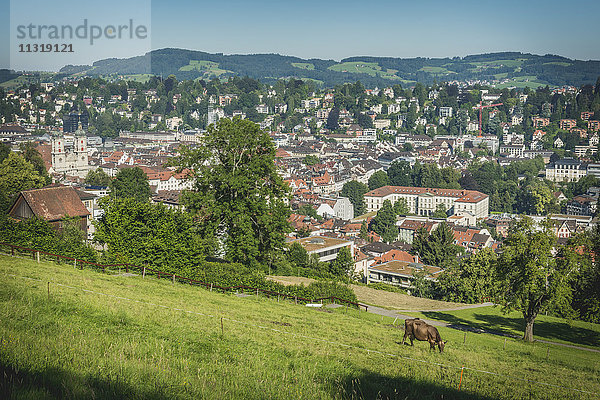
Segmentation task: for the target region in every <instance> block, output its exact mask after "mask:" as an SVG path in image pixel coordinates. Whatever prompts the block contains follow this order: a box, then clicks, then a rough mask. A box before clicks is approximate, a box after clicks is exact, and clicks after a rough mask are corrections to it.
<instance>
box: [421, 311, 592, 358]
mask: <svg viewBox="0 0 600 400" xmlns="http://www.w3.org/2000/svg"><path fill="white" fill-rule="evenodd" d="M410 314H411V315H415V316H419V317H421V318H426V319H435V320H439V321H445V322H449V323H452V324H461V325H469V326H472V327H479V328H482V329H488V330H494V331H497V332H501V333H507V334H510V335H517V336H522V335H523V330H524V327H525V324H524V322H523V316H522V315H521V314H520V313H519V312H516V311H513V312H510V313H508V314H504V313H503V312H502V309H501V307H499V306H495V307H494V306H490V307H479V308H471V309H466V310H457V311H442V312H435V311H433V312H431V311H428V312H423V313H410ZM534 335H535V337H536V338H539V339H544V340H551V341H555V342H560V343H567V344H575V345H578V346H584V347H590V348H596V349H599V350H600V325H598V324H592V323H589V322H583V321H567V320H564V319H561V318H556V317H551V316H546V315H540V316H538V317H537V318H536V320H535V324H534ZM598 358H599V361H600V354H598Z"/></svg>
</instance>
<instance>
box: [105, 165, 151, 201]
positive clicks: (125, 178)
mask: <svg viewBox="0 0 600 400" xmlns="http://www.w3.org/2000/svg"><path fill="white" fill-rule="evenodd" d="M110 194H111V197H115V198H119V199H125V198H133V199H135V200H137V201H140V202H148V201H150V184H149V183H148V177H147V176H146V173H145V172H144V171H143V170H142V169H141V168H140V167H133V168H125V169H122V170H121V171H119V173H117V175H116V176H115V179H113V180H112V181H111V182H110Z"/></svg>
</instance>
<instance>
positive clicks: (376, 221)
mask: <svg viewBox="0 0 600 400" xmlns="http://www.w3.org/2000/svg"><path fill="white" fill-rule="evenodd" d="M371 229H373V231H375V232H376V233H377V234H379V235H381V238H382V239H383V241H385V242H387V243H390V242H393V241H395V240H397V238H398V227H397V226H396V212H395V211H394V207H393V206H392V203H391V202H390V201H389V200H385V201H384V202H383V205H382V206H381V208H380V209H379V211H377V215H376V216H375V217H374V218H373V221H372V222H371Z"/></svg>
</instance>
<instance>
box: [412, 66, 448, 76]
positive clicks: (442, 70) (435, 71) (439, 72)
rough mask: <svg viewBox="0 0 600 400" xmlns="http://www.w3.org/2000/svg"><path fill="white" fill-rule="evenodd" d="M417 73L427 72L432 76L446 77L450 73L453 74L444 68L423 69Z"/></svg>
mask: <svg viewBox="0 0 600 400" xmlns="http://www.w3.org/2000/svg"><path fill="white" fill-rule="evenodd" d="M419 71H424V72H429V73H431V74H434V75H447V74H450V73H453V74H454V73H455V72H454V71H449V70H447V69H446V68H444V67H423V68H421V69H420V70H419Z"/></svg>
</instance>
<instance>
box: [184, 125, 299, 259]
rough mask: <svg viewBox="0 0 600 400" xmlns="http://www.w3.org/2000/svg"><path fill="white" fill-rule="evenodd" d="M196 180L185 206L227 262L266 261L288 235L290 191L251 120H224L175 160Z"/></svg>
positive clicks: (269, 146) (267, 142) (268, 140)
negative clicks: (199, 142)
mask: <svg viewBox="0 0 600 400" xmlns="http://www.w3.org/2000/svg"><path fill="white" fill-rule="evenodd" d="M176 162H177V163H178V164H179V165H180V166H181V167H182V168H188V169H190V170H191V171H193V172H192V174H191V176H190V177H191V178H193V179H194V186H193V190H192V191H188V192H186V194H185V196H184V197H183V201H184V203H185V204H186V205H187V207H188V209H189V210H190V211H191V212H194V213H196V214H197V216H198V219H199V220H200V221H201V223H202V230H203V233H204V235H206V236H213V237H217V238H218V239H219V241H220V243H221V244H222V251H223V252H224V254H225V257H226V258H227V259H229V260H231V261H236V262H242V263H245V264H250V265H253V266H257V265H256V264H257V263H259V264H264V263H269V262H271V261H272V260H273V257H274V253H276V252H281V251H282V250H283V247H284V245H285V236H286V234H287V233H288V232H290V231H291V227H290V225H289V223H288V217H289V214H290V209H289V206H288V205H287V204H286V200H287V198H288V196H289V187H288V186H287V185H285V184H284V182H283V180H282V178H281V177H280V176H279V174H278V173H277V170H276V168H275V147H274V146H273V142H272V140H271V138H270V136H269V135H268V134H267V133H266V132H264V131H262V130H261V129H260V128H259V126H258V125H257V124H255V123H253V122H250V121H247V120H242V119H240V118H237V117H236V118H234V119H228V118H224V119H221V120H219V122H218V123H217V124H216V125H214V126H212V127H211V128H209V132H208V134H207V135H206V136H205V137H204V139H203V141H202V143H201V144H200V146H199V147H198V148H196V149H190V148H184V149H183V150H182V151H181V155H180V157H179V158H178V160H177V161H176Z"/></svg>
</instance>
